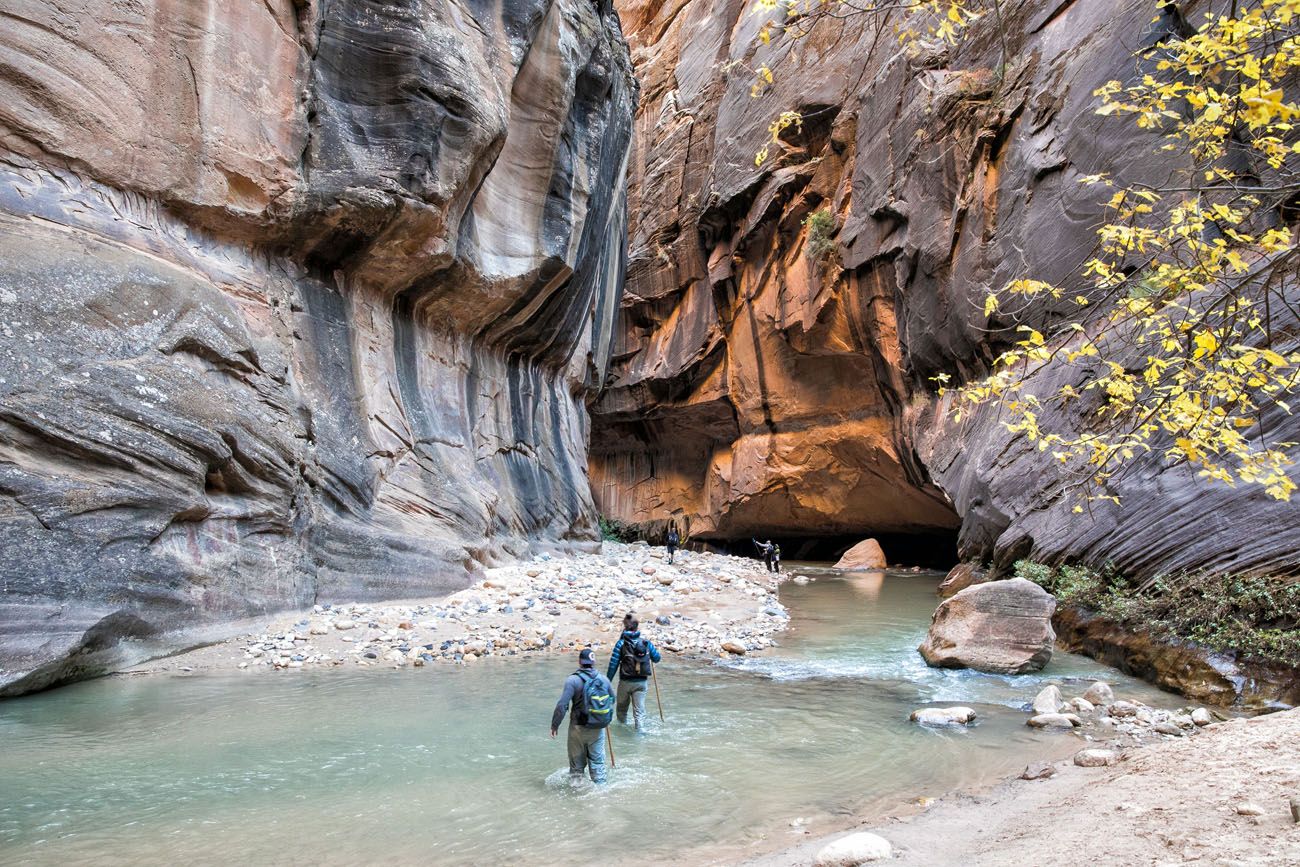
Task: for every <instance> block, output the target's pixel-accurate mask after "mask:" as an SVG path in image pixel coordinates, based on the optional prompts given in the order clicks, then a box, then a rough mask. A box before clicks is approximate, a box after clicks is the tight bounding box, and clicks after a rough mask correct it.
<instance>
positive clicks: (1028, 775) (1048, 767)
mask: <svg viewBox="0 0 1300 867" xmlns="http://www.w3.org/2000/svg"><path fill="white" fill-rule="evenodd" d="M1054 776H1056V766H1055V765H1053V764H1051V763H1049V762H1033V763H1032V764H1030V765H1027V766H1026V767H1025V770H1024V772H1023V773H1021V774H1020V779H1022V780H1046V779H1048V778H1049V777H1054Z"/></svg>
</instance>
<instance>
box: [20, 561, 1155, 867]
mask: <svg viewBox="0 0 1300 867" xmlns="http://www.w3.org/2000/svg"><path fill="white" fill-rule="evenodd" d="M799 571H803V572H805V573H808V574H816V575H819V576H823V577H821V578H820V580H817V581H815V582H813V583H811V584H809V585H807V586H797V585H786V586H785V587H784V588H783V589H782V592H781V595H782V601H783V602H785V604H786V605H787V606H789V607H790V609H791V612H792V616H793V620H792V623H793V626H792V629H791V631H790V632H788V633H786V634H785V635H784V636H783V637H782V638H781V645H782V646H780V647H778V648H776V649H775V650H774V651H771V652H770V653H769V654H768V655H766V656H763V657H755V658H750V659H742V660H738V661H735V662H731V663H726V664H711V663H708V662H685V661H676V660H668V661H666V662H665V664H664V666H663V667H662V668H661V686H662V688H663V699H664V710H665V711H666V714H667V724H666V725H665V724H661V723H659V722H658V720H657V719H656V720H655V721H654V723H653V725H652V727H651V729H650V731H649V733H648V734H647V735H645V736H641V737H638V736H636V735H634V734H633V733H631V732H630V731H628V730H627V729H621V728H620V729H616V730H615V733H614V738H615V740H614V746H615V748H616V754H617V759H618V768H617V769H616V770H614V771H612V772H611V781H612V782H611V784H610V785H609V786H607V787H605V788H604V789H595V788H594V787H592V786H591V785H590V784H588V783H585V782H584V783H582V784H579V785H577V786H574V785H571V784H570V783H569V781H568V778H567V772H566V770H565V758H564V747H563V740H562V737H561V739H560V740H555V741H552V740H551V739H550V738H549V736H548V734H549V733H548V731H547V729H548V724H549V717H550V712H551V709H552V707H553V706H554V703H555V700H556V698H557V697H558V694H559V690H560V686H561V683H562V681H563V679H564V677H565V675H566V674H567V673H568V672H569V671H570V670H571V669H572V667H573V666H572V663H571V661H570V660H567V659H564V658H560V657H550V658H531V659H515V660H504V661H500V662H490V661H485V662H483V663H480V664H478V665H477V666H475V667H472V668H452V667H441V666H434V667H429V668H424V669H409V668H408V669H402V670H392V671H375V670H368V671H338V670H334V671H319V672H313V671H309V670H306V671H298V672H284V673H281V674H279V675H264V676H250V675H247V674H241V675H204V676H195V677H187V678H174V677H138V678H110V679H104V680H98V681H93V682H89V683H84V684H78V685H75V686H72V687H67V688H64V689H60V690H56V691H53V692H50V693H46V694H42V695H37V696H32V697H29V698H24V699H19V700H13V701H8V702H3V703H0V744H3V747H2V748H0V863H5V864H98V865H104V864H177V863H184V864H189V865H206V864H231V863H241V864H250V863H256V864H290V863H293V864H300V863H307V862H310V863H314V864H356V863H385V864H408V863H436V864H597V863H600V864H608V863H630V862H633V861H636V862H639V863H670V862H677V863H680V862H682V861H683V860H687V861H692V862H697V861H702V860H710V859H717V860H719V861H724V862H725V861H734V860H735V858H736V857H737V855H738V853H739V852H742V851H754V852H758V851H763V850H767V849H775V848H780V847H782V846H785V845H790V844H793V843H796V842H798V838H797V837H795V836H793V833H792V830H791V826H790V822H791V821H792V820H794V819H795V818H796V817H798V818H803V819H805V820H806V825H807V826H808V827H811V828H813V829H816V828H818V827H825V826H827V825H829V824H833V823H835V822H841V823H842V822H844V821H845V818H846V817H853V816H860V815H864V814H868V813H872V812H874V811H878V810H883V809H889V808H892V807H894V806H896V805H898V804H901V803H903V802H905V801H908V800H910V799H914V798H916V797H918V796H925V795H928V796H936V795H940V794H942V793H944V792H946V791H950V790H952V789H954V788H960V787H963V786H968V785H972V784H977V783H982V782H986V781H989V780H991V779H995V778H999V777H1003V776H1007V775H1009V774H1012V773H1015V772H1018V771H1019V770H1020V769H1021V768H1023V767H1024V765H1025V764H1026V763H1027V762H1028V761H1031V760H1034V759H1037V758H1041V757H1044V756H1048V755H1053V756H1056V755H1063V754H1066V753H1068V752H1070V751H1071V750H1072V749H1074V748H1077V745H1078V743H1079V741H1078V740H1077V739H1076V738H1075V736H1073V735H1070V734H1051V733H1042V732H1035V731H1031V730H1029V729H1028V728H1027V727H1026V726H1025V725H1024V720H1025V714H1024V713H1023V711H1021V710H1020V706H1021V705H1022V704H1023V703H1025V702H1027V701H1029V700H1031V699H1032V698H1033V696H1034V694H1035V692H1036V691H1037V690H1038V689H1039V688H1041V686H1042V684H1043V683H1045V682H1058V683H1066V682H1069V681H1071V680H1074V679H1079V680H1088V679H1091V678H1093V677H1097V676H1103V677H1105V678H1106V679H1108V680H1110V681H1111V682H1112V683H1116V684H1117V686H1116V693H1117V694H1119V695H1121V696H1125V697H1130V698H1138V699H1141V700H1143V701H1147V702H1148V703H1151V704H1157V705H1160V704H1164V705H1172V704H1174V703H1175V701H1176V700H1175V699H1174V697H1172V696H1166V695H1164V694H1162V693H1159V692H1158V691H1156V690H1154V689H1153V688H1152V687H1150V686H1147V685H1145V684H1142V683H1140V682H1136V681H1133V680H1132V679H1130V678H1126V677H1124V676H1123V675H1120V674H1118V673H1117V672H1114V671H1112V670H1109V669H1104V668H1102V667H1101V666H1098V665H1097V664H1095V663H1093V662H1091V661H1089V660H1086V659H1083V658H1081V657H1074V656H1070V655H1066V654H1058V656H1057V658H1056V659H1055V660H1054V661H1053V663H1052V665H1051V666H1049V668H1048V669H1047V670H1046V671H1044V672H1043V673H1041V674H1039V675H1032V676H1025V677H1020V678H1012V677H996V676H991V675H981V674H975V673H970V672H953V671H940V670H935V669H930V668H928V667H927V666H925V664H924V663H923V662H921V661H920V657H919V656H918V655H917V654H916V651H915V648H916V645H917V644H918V643H919V642H920V640H921V638H922V637H923V636H924V633H925V628H926V625H927V624H928V621H929V616H930V613H931V612H932V611H933V608H934V605H935V596H934V588H935V586H936V584H937V581H938V577H937V576H934V575H929V574H927V575H913V574H906V573H889V574H888V576H881V575H872V574H870V573H864V574H862V575H856V576H849V577H846V578H837V577H830V573H828V572H824V571H821V570H814V569H810V568H808V567H803V568H802V569H800V570H799ZM1064 691H1065V692H1066V694H1067V695H1070V694H1076V693H1077V692H1081V691H1082V687H1079V688H1078V689H1074V690H1073V692H1072V690H1071V688H1069V687H1067V688H1066V689H1065V690H1064ZM958 702H959V703H962V704H966V705H970V706H972V707H974V708H975V709H976V710H977V711H978V712H979V713H980V715H981V717H980V721H979V724H978V725H976V726H974V727H973V728H971V729H968V730H966V729H963V730H954V731H931V730H927V729H923V728H920V727H918V726H915V725H913V724H910V723H908V722H907V715H908V713H910V712H911V711H912V710H913V709H915V708H917V707H921V706H924V705H926V704H928V703H944V704H946V703H958ZM650 707H651V709H652V710H653V707H654V702H653V697H652V698H651V702H650ZM561 735H563V731H561Z"/></svg>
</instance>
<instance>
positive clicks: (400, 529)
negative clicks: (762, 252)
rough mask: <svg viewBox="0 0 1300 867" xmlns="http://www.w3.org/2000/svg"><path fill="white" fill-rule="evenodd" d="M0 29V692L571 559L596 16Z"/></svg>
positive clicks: (205, 19) (611, 26) (579, 508)
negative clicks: (527, 559)
mask: <svg viewBox="0 0 1300 867" xmlns="http://www.w3.org/2000/svg"><path fill="white" fill-rule="evenodd" d="M3 7H4V8H3V9H0V16H3V19H4V26H3V27H0V58H2V60H0V325H2V327H3V336H2V337H0V695H3V694H15V693H19V692H24V691H30V690H33V689H39V688H41V687H44V686H48V685H51V684H54V683H58V682H62V681H65V680H68V679H72V678H76V677H79V676H85V675H89V674H94V673H98V672H100V671H103V670H105V669H106V668H109V667H111V666H113V665H117V664H121V663H122V662H124V661H130V660H132V659H135V658H139V657H140V656H143V655H146V654H150V653H157V652H160V651H165V650H168V649H172V648H175V647H177V646H179V645H181V644H184V643H186V642H190V641H193V640H195V639H196V638H198V637H201V636H202V635H203V634H204V633H205V631H211V630H213V629H219V628H220V626H221V624H223V623H228V622H229V621H231V620H233V619H237V618H241V617H247V616H250V615H255V614H260V613H265V612H269V611H274V610H282V609H285V608H293V607H302V606H307V605H310V604H312V603H313V602H315V601H317V600H322V601H328V600H331V599H340V598H344V597H347V598H357V599H367V598H370V599H375V598H385V597H387V598H392V597H401V596H415V595H424V594H430V593H435V592H441V591H445V590H450V589H454V588H457V587H459V586H463V585H465V584H466V583H468V580H469V576H470V573H471V572H472V571H473V570H474V569H476V568H477V566H478V564H482V563H487V562H491V561H492V560H494V559H496V558H498V557H500V556H502V555H504V554H517V553H523V552H525V551H527V550H529V549H531V548H533V547H535V546H560V545H585V544H590V543H592V542H594V541H595V539H596V531H595V510H594V507H593V505H592V501H591V497H590V492H589V486H588V481H587V478H586V467H585V451H586V441H587V437H588V420H587V414H586V408H585V404H586V401H587V400H588V399H589V396H590V395H591V394H592V393H593V390H594V389H595V388H597V387H599V385H600V383H601V380H602V378H603V376H604V370H605V368H606V364H607V361H608V356H609V352H610V347H611V332H610V320H611V313H610V311H612V310H613V309H614V307H615V306H616V305H617V303H618V296H619V292H620V290H621V284H622V274H623V269H624V266H625V240H624V239H625V233H626V195H625V172H626V159H627V152H628V147H629V140H630V136H631V125H632V113H633V110H634V107H635V103H636V84H635V81H634V79H633V78H632V75H631V67H630V63H629V61H628V55H627V49H626V46H625V44H624V42H623V39H622V36H621V33H620V28H619V22H618V19H617V17H616V15H615V13H614V12H613V10H612V8H610V7H609V6H608V5H605V4H601V3H593V2H592V0H551V2H541V0H536V2H533V0H503V2H499V3H479V4H471V5H469V6H465V5H462V4H457V3H453V2H450V0H402V2H395V3H380V2H373V0H336V2H318V0H267V2H264V3H260V4H258V3H253V4H234V3H219V4H193V3H188V2H180V0H146V2H137V3H120V2H110V0H91V2H78V3H69V2H63V0H53V2H49V0H9V2H6V3H4V4H3Z"/></svg>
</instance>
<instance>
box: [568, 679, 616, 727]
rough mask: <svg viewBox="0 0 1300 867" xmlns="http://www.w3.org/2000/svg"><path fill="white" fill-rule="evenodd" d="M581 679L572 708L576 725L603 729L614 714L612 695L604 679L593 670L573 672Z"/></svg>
mask: <svg viewBox="0 0 1300 867" xmlns="http://www.w3.org/2000/svg"><path fill="white" fill-rule="evenodd" d="M574 674H576V675H578V677H579V679H581V680H582V693H581V694H580V695H579V696H578V698H577V701H576V702H575V704H576V705H577V706H576V707H575V708H574V709H573V713H574V716H576V717H578V725H580V726H585V727H586V728H589V729H603V728H604V727H605V726H607V725H609V721H610V719H612V718H613V716H614V696H612V695H610V694H609V689H607V688H606V686H605V682H604V679H603V678H601V677H599V676H597V675H596V673H595V672H591V671H587V670H585V669H578V670H577V671H575V672H574Z"/></svg>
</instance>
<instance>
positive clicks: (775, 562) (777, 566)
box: [770, 545, 781, 572]
mask: <svg viewBox="0 0 1300 867" xmlns="http://www.w3.org/2000/svg"><path fill="white" fill-rule="evenodd" d="M770 562H771V567H772V571H773V572H780V571H781V546H780V545H773V546H772V557H771V558H770Z"/></svg>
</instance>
